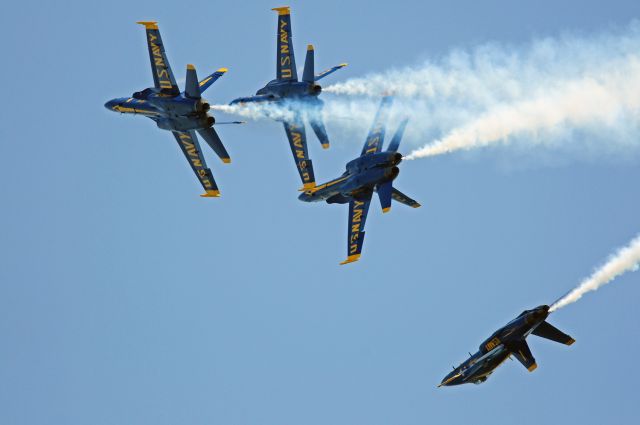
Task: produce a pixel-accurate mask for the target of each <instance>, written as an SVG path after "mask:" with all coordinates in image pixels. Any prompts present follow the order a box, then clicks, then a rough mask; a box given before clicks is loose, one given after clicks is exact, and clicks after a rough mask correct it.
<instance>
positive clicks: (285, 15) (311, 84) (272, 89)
mask: <svg viewBox="0 0 640 425" xmlns="http://www.w3.org/2000/svg"><path fill="white" fill-rule="evenodd" d="M272 10H274V11H276V12H278V28H277V34H276V49H277V51H276V78H275V79H274V80H271V81H269V83H267V85H266V86H264V87H263V88H261V89H260V90H258V91H257V93H256V95H255V96H249V97H241V98H238V99H235V100H233V101H232V102H231V105H235V104H246V103H256V102H258V103H260V102H268V103H271V104H276V105H277V106H279V107H281V108H283V109H285V110H287V111H289V112H290V114H288V117H287V118H286V119H285V118H279V120H280V121H282V122H283V123H284V130H285V132H286V133H287V138H288V139H289V145H290V147H291V153H292V154H293V159H294V161H295V163H296V167H297V168H298V173H299V174H300V179H301V180H302V184H303V188H305V189H308V188H312V187H313V186H315V176H314V173H313V164H312V162H311V160H310V159H309V151H308V149H307V135H306V131H305V119H306V121H308V122H309V124H310V125H311V128H312V129H313V131H314V132H315V134H316V136H317V137H318V139H319V140H320V143H321V144H322V147H323V148H324V149H328V148H329V137H328V136H327V130H326V129H325V126H324V123H323V121H322V107H323V102H322V100H320V99H319V98H318V95H319V94H320V92H322V87H320V85H319V84H318V83H317V82H318V81H319V80H321V79H322V78H324V77H326V76H327V75H329V74H332V73H334V72H335V71H337V70H338V69H340V68H343V67H345V66H347V64H346V63H343V64H340V65H337V66H334V67H332V68H329V69H327V70H325V71H322V72H321V73H319V74H316V73H315V64H314V56H315V51H314V47H313V46H312V45H311V44H309V45H308V46H307V56H306V59H305V63H304V71H303V73H302V80H298V71H297V69H296V59H295V55H294V53H293V40H292V33H291V11H290V9H289V7H288V6H285V7H276V8H274V9H272ZM289 115H290V116H289Z"/></svg>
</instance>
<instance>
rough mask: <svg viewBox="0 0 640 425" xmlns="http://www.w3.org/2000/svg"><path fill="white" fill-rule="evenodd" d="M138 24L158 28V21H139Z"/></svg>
mask: <svg viewBox="0 0 640 425" xmlns="http://www.w3.org/2000/svg"><path fill="white" fill-rule="evenodd" d="M136 24H140V25H144V27H145V28H146V29H148V30H157V29H158V23H157V22H156V21H138V22H136Z"/></svg>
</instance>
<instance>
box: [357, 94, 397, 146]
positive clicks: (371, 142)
mask: <svg viewBox="0 0 640 425" xmlns="http://www.w3.org/2000/svg"><path fill="white" fill-rule="evenodd" d="M392 104H393V97H391V96H385V97H383V98H382V101H381V102H380V107H379V108H378V112H377V113H376V117H375V118H374V120H373V126H372V127H371V131H369V135H368V136H367V140H366V141H365V142H364V147H363V148H362V153H361V154H360V156H364V155H369V154H374V153H378V152H380V151H381V150H382V143H383V142H384V133H385V128H386V124H387V119H388V117H389V111H390V110H391V105H392Z"/></svg>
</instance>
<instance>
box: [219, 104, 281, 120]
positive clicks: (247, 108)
mask: <svg viewBox="0 0 640 425" xmlns="http://www.w3.org/2000/svg"><path fill="white" fill-rule="evenodd" d="M211 109H212V110H214V111H220V112H224V113H227V114H235V115H240V116H243V117H245V118H250V119H253V120H260V119H272V120H277V121H283V120H286V121H291V120H292V119H293V112H292V110H291V109H288V108H282V107H279V106H278V105H275V104H272V103H266V102H264V103H246V104H236V105H211Z"/></svg>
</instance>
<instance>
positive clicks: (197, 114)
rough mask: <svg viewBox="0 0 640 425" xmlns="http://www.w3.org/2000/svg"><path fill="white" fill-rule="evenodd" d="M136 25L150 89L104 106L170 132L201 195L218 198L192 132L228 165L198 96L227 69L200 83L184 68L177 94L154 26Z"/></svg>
mask: <svg viewBox="0 0 640 425" xmlns="http://www.w3.org/2000/svg"><path fill="white" fill-rule="evenodd" d="M138 24H141V25H144V27H145V28H146V32H147V44H148V47H149V58H150V60H151V71H152V74H153V82H154V86H153V87H150V88H147V89H144V90H142V91H139V92H135V93H134V94H133V95H132V96H131V97H122V98H118V99H113V100H110V101H108V102H107V103H105V105H104V106H105V107H106V108H107V109H109V110H111V111H115V112H120V113H124V114H140V115H143V116H145V117H148V118H150V119H152V120H153V121H154V122H155V123H156V124H157V125H158V127H159V128H161V129H163V130H169V131H171V132H172V133H173V135H174V137H175V139H176V141H177V142H178V145H179V146H180V149H182V152H183V153H184V156H185V157H186V158H187V161H189V164H190V165H191V168H192V169H193V171H194V173H195V174H196V176H197V177H198V180H199V181H200V184H202V187H203V188H204V190H205V193H204V194H202V195H201V196H203V197H218V196H220V191H219V190H218V186H217V185H216V182H215V180H214V179H213V175H212V174H211V170H210V169H209V168H207V163H206V161H205V159H204V155H203V153H202V149H201V148H200V144H199V143H198V137H197V136H196V132H198V133H199V134H200V136H201V137H202V138H203V139H204V140H205V141H206V142H207V144H208V145H209V146H211V148H212V149H213V150H214V152H215V153H216V154H217V155H218V156H219V157H220V159H221V160H222V162H224V163H230V162H231V158H230V157H229V154H228V153H227V150H226V149H225V148H224V145H223V144H222V141H221V140H220V137H219V136H218V134H217V133H216V131H215V130H214V129H213V124H214V123H215V119H214V118H213V117H212V116H211V115H209V114H208V112H207V111H208V110H209V107H210V106H209V103H208V102H207V101H206V100H205V99H204V98H203V97H202V93H203V92H204V91H205V90H206V89H207V88H209V87H210V86H211V85H212V84H213V83H214V82H215V81H216V80H217V79H218V78H220V77H221V76H222V75H224V73H225V72H227V69H226V68H220V69H219V70H217V71H216V72H214V73H213V74H211V75H209V76H207V77H206V78H205V79H203V80H202V81H198V76H197V74H196V69H195V67H194V66H193V65H187V78H186V82H185V90H184V91H183V92H180V89H179V88H178V85H177V84H176V79H175V77H174V76H173V72H172V71H171V67H170V66H169V61H168V60H167V55H166V53H165V50H164V44H163V43H162V38H161V37H160V31H159V29H158V24H157V23H156V22H138Z"/></svg>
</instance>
